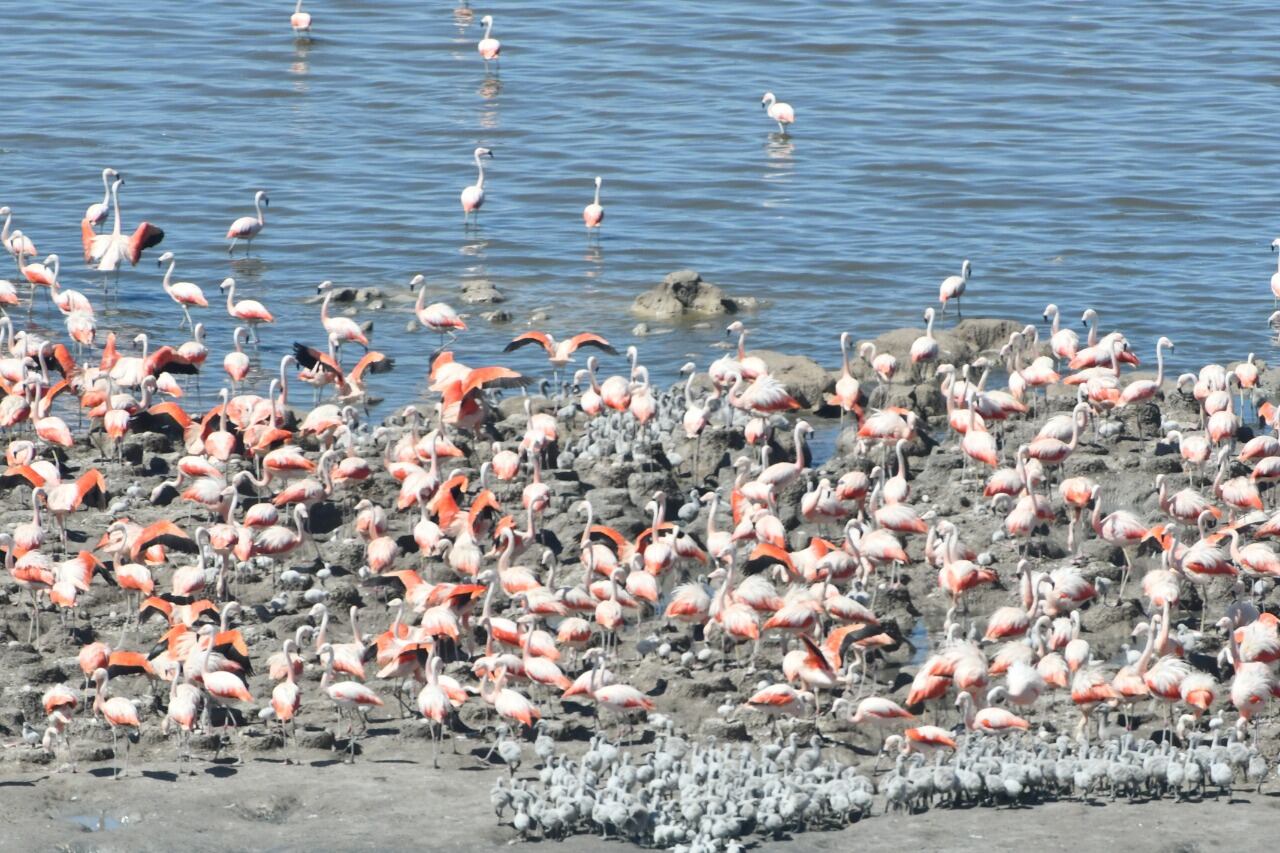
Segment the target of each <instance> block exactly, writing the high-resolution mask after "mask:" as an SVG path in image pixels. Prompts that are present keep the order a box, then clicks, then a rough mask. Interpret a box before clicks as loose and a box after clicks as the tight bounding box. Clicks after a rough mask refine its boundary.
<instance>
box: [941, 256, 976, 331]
mask: <svg viewBox="0 0 1280 853" xmlns="http://www.w3.org/2000/svg"><path fill="white" fill-rule="evenodd" d="M971 275H973V264H971V263H969V259H968V258H966V259H965V261H964V263H962V264H961V265H960V275H949V276H947V277H946V278H944V279H943V280H942V284H941V285H939V286H938V301H939V302H941V303H942V316H943V317H945V316H947V303H948V302H950V301H951V300H952V299H954V300H955V301H956V315H957V316H962V315H961V313H960V297H962V296H964V291H965V288H966V287H967V286H968V285H969V276H971Z"/></svg>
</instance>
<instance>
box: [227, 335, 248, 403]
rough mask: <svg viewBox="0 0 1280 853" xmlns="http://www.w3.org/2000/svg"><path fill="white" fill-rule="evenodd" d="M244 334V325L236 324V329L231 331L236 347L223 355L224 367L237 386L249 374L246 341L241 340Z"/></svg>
mask: <svg viewBox="0 0 1280 853" xmlns="http://www.w3.org/2000/svg"><path fill="white" fill-rule="evenodd" d="M244 335H245V328H244V326H236V330H235V331H234V332H232V333H231V340H232V342H233V343H234V344H235V347H236V348H235V349H234V350H232V351H231V352H229V353H227V354H226V355H225V356H223V357H222V369H223V370H225V371H226V372H227V375H228V376H230V377H231V381H232V382H233V383H235V385H236V387H237V388H238V387H239V385H240V383H241V382H243V381H244V378H245V377H246V376H248V375H249V356H247V355H245V352H244V349H243V343H244V342H243V341H242V340H241V338H242V337H243V336H244Z"/></svg>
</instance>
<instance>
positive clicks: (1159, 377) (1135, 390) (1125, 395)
mask: <svg viewBox="0 0 1280 853" xmlns="http://www.w3.org/2000/svg"><path fill="white" fill-rule="evenodd" d="M1165 347H1168V348H1169V349H1170V350H1172V349H1173V341H1171V340H1169V339H1168V338H1164V337H1162V338H1160V340H1158V341H1156V378H1155V380H1154V381H1152V380H1150V379H1138V380H1136V381H1134V382H1130V383H1129V384H1128V385H1127V386H1125V389H1124V390H1123V391H1121V392H1120V401H1119V402H1118V403H1117V404H1116V408H1123V407H1125V406H1132V405H1134V404H1136V403H1145V402H1147V401H1148V400H1151V399H1153V398H1154V397H1155V396H1156V392H1157V391H1159V390H1160V386H1161V385H1163V384H1164V348H1165ZM1134 420H1135V422H1136V424H1137V427H1138V438H1139V439H1141V438H1142V418H1140V417H1135V418H1134Z"/></svg>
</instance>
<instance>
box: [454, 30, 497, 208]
mask: <svg viewBox="0 0 1280 853" xmlns="http://www.w3.org/2000/svg"><path fill="white" fill-rule="evenodd" d="M488 17H489V16H488V15H485V18H486V19H487V18H488ZM481 44H484V42H481ZM472 156H473V157H474V158H475V161H476V182H475V183H474V184H472V185H471V186H469V187H467V188H466V189H464V190H463V191H462V195H461V197H460V198H461V200H462V221H463V222H466V221H467V217H469V216H471V214H473V213H474V214H476V219H477V220H478V219H479V218H480V208H481V207H483V206H484V164H483V163H481V162H480V158H481V157H488V158H489V159H491V160H492V159H493V152H492V151H490V150H489V149H488V148H477V149H476V150H475V152H474V154H473V155H472Z"/></svg>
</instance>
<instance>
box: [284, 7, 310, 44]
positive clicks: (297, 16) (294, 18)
mask: <svg viewBox="0 0 1280 853" xmlns="http://www.w3.org/2000/svg"><path fill="white" fill-rule="evenodd" d="M289 26H290V27H292V28H293V34H294V35H295V36H296V35H298V34H299V33H305V34H306V35H308V36H310V35H311V13H310V12H304V11H302V0H298V2H297V4H296V5H295V6H294V7H293V14H292V15H290V16H289Z"/></svg>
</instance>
